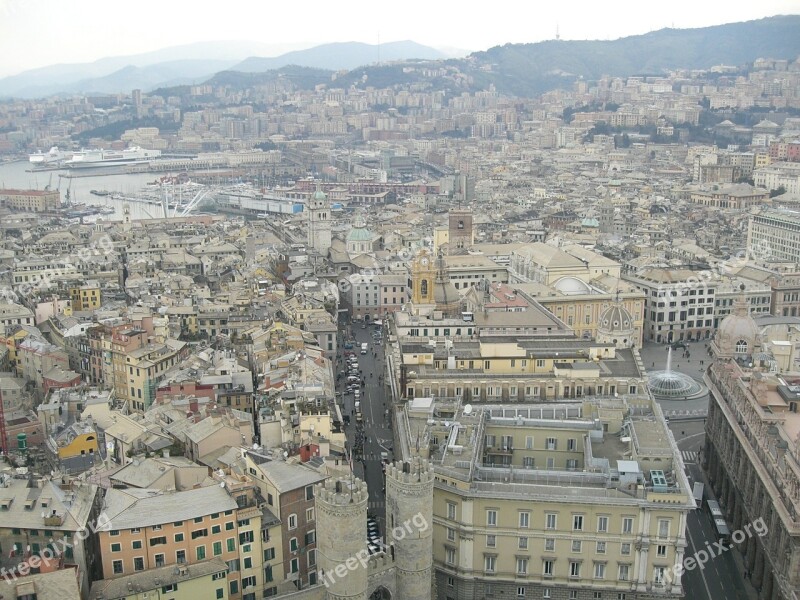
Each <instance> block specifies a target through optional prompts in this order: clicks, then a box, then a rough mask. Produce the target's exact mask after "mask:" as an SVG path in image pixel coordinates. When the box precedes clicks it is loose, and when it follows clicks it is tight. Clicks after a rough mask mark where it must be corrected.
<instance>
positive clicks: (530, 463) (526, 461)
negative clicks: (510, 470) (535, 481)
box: [522, 456, 535, 469]
mask: <svg viewBox="0 0 800 600" xmlns="http://www.w3.org/2000/svg"><path fill="white" fill-rule="evenodd" d="M522 466H523V467H525V468H526V469H532V468H533V467H534V466H535V465H534V458H533V457H532V456H524V457H522Z"/></svg>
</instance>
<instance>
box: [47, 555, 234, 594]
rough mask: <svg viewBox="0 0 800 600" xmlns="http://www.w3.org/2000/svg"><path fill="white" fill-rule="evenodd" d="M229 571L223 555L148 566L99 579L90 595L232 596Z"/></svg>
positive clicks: (93, 585)
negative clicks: (128, 573) (145, 569)
mask: <svg viewBox="0 0 800 600" xmlns="http://www.w3.org/2000/svg"><path fill="white" fill-rule="evenodd" d="M227 571H228V565H227V564H226V563H225V561H224V560H222V559H221V558H212V559H210V560H206V561H201V562H198V563H195V564H193V565H181V566H179V567H177V568H175V567H172V566H169V567H161V568H158V569H148V570H147V571H142V572H141V573H133V574H131V575H125V576H123V577H115V578H114V579H101V580H100V581H95V582H94V583H93V584H92V589H91V592H90V593H89V598H92V599H93V600H94V599H98V598H102V599H103V600H139V599H140V598H144V597H149V595H150V594H152V595H153V597H154V598H159V597H165V598H170V600H196V599H197V598H205V597H207V598H217V599H222V600H228V598H229V597H230V596H229V595H228V586H227V585H226V580H227ZM63 597H64V596H61V598H63Z"/></svg>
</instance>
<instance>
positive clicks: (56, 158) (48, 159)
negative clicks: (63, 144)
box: [28, 146, 72, 167]
mask: <svg viewBox="0 0 800 600" xmlns="http://www.w3.org/2000/svg"><path fill="white" fill-rule="evenodd" d="M71 157H72V153H71V152H69V153H67V152H62V151H61V150H59V149H58V146H53V147H52V148H50V150H49V151H48V152H34V153H33V154H29V155H28V161H30V163H31V164H32V165H33V166H34V167H45V166H55V165H57V164H59V163H62V162H64V161H65V160H67V159H69V158H71Z"/></svg>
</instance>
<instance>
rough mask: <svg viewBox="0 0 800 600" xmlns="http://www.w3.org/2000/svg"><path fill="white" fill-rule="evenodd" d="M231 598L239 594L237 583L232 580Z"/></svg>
mask: <svg viewBox="0 0 800 600" xmlns="http://www.w3.org/2000/svg"><path fill="white" fill-rule="evenodd" d="M230 589H231V596H233V595H235V594H238V593H239V582H238V581H237V580H236V579H234V580H233V581H231V582H230Z"/></svg>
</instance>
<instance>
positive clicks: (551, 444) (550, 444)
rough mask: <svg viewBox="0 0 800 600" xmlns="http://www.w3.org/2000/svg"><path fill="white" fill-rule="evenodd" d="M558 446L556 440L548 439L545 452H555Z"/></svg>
mask: <svg viewBox="0 0 800 600" xmlns="http://www.w3.org/2000/svg"><path fill="white" fill-rule="evenodd" d="M557 445H558V440H556V438H547V439H546V440H545V443H544V448H545V450H555V449H556V446H557Z"/></svg>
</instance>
